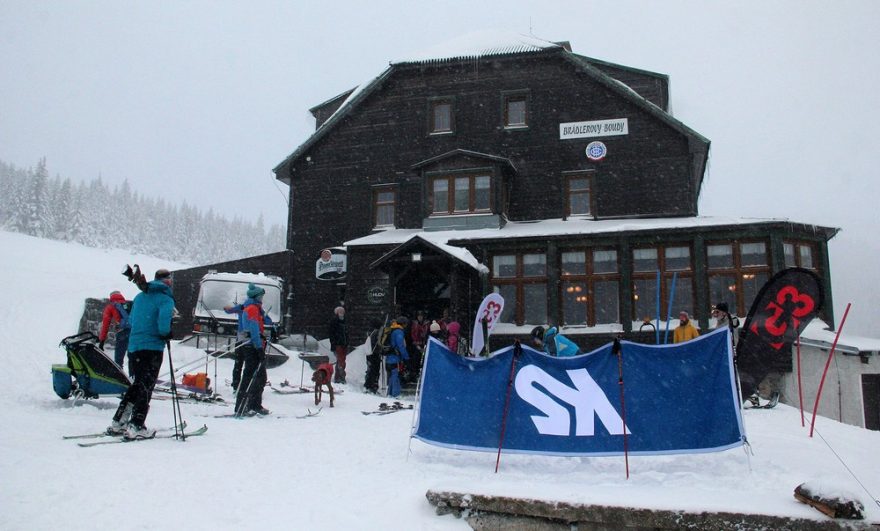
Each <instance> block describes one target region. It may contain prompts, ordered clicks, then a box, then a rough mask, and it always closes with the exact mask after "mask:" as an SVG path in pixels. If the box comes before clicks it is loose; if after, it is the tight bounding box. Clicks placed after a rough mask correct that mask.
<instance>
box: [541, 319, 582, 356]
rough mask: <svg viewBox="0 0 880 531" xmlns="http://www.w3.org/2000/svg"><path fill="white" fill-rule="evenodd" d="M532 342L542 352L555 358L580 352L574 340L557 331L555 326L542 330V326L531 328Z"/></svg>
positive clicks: (575, 354)
mask: <svg viewBox="0 0 880 531" xmlns="http://www.w3.org/2000/svg"><path fill="white" fill-rule="evenodd" d="M532 342H533V343H534V344H535V345H537V346H539V347H541V348H543V349H544V352H545V353H547V354H549V355H551V356H555V357H557V358H570V357H572V356H577V355H578V354H580V350H578V346H577V345H576V344H575V343H574V341H572V340H570V339H568V338H567V337H565V336H564V335H562V334H560V333H559V329H558V328H556V327H555V326H551V327H550V328H548V329H546V330H544V327H543V326H536V327H535V328H534V329H532Z"/></svg>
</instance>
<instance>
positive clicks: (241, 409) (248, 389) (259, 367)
mask: <svg viewBox="0 0 880 531" xmlns="http://www.w3.org/2000/svg"><path fill="white" fill-rule="evenodd" d="M264 361H265V360H260V363H259V364H257V368H256V370H255V371H254V372H253V373H251V378H250V380H249V381H248V384H247V387H246V388H245V390H244V398H243V399H241V402H240V403H239V405H238V407H237V408H235V416H236V417H240V416H242V415H243V414H244V411H245V407H247V405H248V403H249V402H250V399H251V388H252V387H253V385H254V380H256V379H257V375H258V374H259V373H260V371H261V370H262V368H263V362H264ZM245 363H247V362H245ZM238 392H239V393H241V384H239V388H238Z"/></svg>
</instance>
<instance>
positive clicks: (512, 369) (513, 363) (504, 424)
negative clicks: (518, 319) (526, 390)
mask: <svg viewBox="0 0 880 531" xmlns="http://www.w3.org/2000/svg"><path fill="white" fill-rule="evenodd" d="M520 354H522V345H520V343H519V340H517V341H516V343H515V344H514V345H513V359H511V360H510V376H508V377H507V396H506V397H504V414H503V415H502V416H501V436H500V437H499V438H498V457H497V458H495V473H496V474H497V473H498V466H499V465H500V464H501V447H502V446H503V445H504V431H505V429H506V428H507V412H508V410H510V391H511V389H513V373H514V372H515V371H516V360H517V358H519V356H520Z"/></svg>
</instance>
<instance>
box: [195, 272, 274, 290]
mask: <svg viewBox="0 0 880 531" xmlns="http://www.w3.org/2000/svg"><path fill="white" fill-rule="evenodd" d="M206 280H218V281H222V282H242V283H243V282H250V283H252V284H264V285H268V286H278V287H279V288H280V287H281V281H280V280H279V279H278V277H273V276H267V275H265V274H263V273H208V274H206V275H205V276H203V277H202V282H204V281H206Z"/></svg>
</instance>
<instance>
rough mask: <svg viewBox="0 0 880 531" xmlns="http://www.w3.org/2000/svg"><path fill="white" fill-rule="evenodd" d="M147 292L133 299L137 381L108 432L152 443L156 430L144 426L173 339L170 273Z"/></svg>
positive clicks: (133, 355)
mask: <svg viewBox="0 0 880 531" xmlns="http://www.w3.org/2000/svg"><path fill="white" fill-rule="evenodd" d="M146 288H147V289H146V291H144V292H141V293H139V294H138V296H137V297H135V298H134V304H133V306H132V309H131V317H130V318H131V338H130V339H129V347H130V349H131V352H130V353H129V358H128V359H129V364H130V366H131V369H132V372H133V373H134V381H133V382H132V384H131V385H130V386H129V388H128V390H127V391H126V392H125V395H123V397H122V401H121V402H120V403H119V408H118V409H117V410H116V413H115V414H114V415H113V421H112V422H111V423H110V427H108V428H107V433H109V434H111V435H120V434H122V435H123V437H125V438H126V439H149V438H151V437H154V436H155V435H156V430H153V429H149V428H147V427H146V426H145V425H144V424H145V421H146V419H147V413H148V412H149V410H150V398H151V397H152V394H153V388H154V387H155V386H156V378H157V377H158V376H159V369H160V368H161V367H162V353H163V352H164V350H165V345H166V343H167V342H168V340H170V339H171V318H172V317H173V315H174V298H173V297H172V295H171V272H170V271H168V270H167V269H159V270H158V271H156V275H155V279H154V280H153V281H152V282H149V283H148V284H147V285H146Z"/></svg>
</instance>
